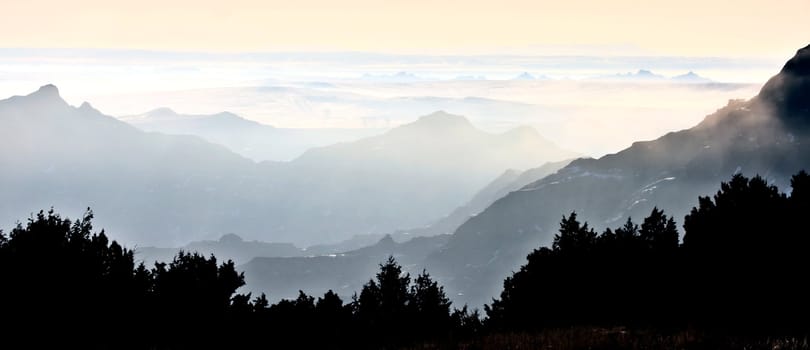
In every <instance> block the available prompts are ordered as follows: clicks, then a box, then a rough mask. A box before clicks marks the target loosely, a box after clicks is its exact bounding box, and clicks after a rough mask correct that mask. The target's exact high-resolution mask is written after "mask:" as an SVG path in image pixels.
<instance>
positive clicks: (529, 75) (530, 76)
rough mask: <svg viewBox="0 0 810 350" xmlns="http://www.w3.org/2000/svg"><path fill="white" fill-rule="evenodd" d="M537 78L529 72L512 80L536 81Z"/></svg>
mask: <svg viewBox="0 0 810 350" xmlns="http://www.w3.org/2000/svg"><path fill="white" fill-rule="evenodd" d="M535 79H536V78H535V77H534V76H533V75H531V74H529V72H523V73H520V74H518V75H517V76H515V77H514V78H512V80H535Z"/></svg>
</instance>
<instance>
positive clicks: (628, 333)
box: [411, 327, 810, 350]
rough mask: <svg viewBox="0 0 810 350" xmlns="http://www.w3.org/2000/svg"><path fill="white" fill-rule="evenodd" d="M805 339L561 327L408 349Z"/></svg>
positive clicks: (620, 349) (763, 345)
mask: <svg viewBox="0 0 810 350" xmlns="http://www.w3.org/2000/svg"><path fill="white" fill-rule="evenodd" d="M808 342H809V340H808V338H806V337H803V338H797V337H744V336H734V337H731V336H710V335H707V334H705V333H701V332H696V331H676V332H659V331H653V330H628V329H625V328H612V329H606V328H585V327H576V328H564V329H547V330H543V331H538V332H522V333H495V334H489V335H483V336H480V337H477V338H475V339H473V340H471V341H467V342H463V343H459V344H452V345H448V344H444V345H436V344H422V345H420V346H417V347H413V348H411V349H463V350H518V349H520V350H523V349H554V350H603V349H604V350H641V349H671V350H681V349H684V350H686V349H689V350H692V349H695V350H703V349H706V350H709V349H712V350H714V349H718V350H726V349H728V350H731V349H735V350H736V349H744V350H793V349H810V345H808Z"/></svg>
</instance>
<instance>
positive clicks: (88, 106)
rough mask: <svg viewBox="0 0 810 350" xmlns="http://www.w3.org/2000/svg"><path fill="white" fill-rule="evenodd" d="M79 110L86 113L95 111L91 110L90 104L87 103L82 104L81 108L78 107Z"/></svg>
mask: <svg viewBox="0 0 810 350" xmlns="http://www.w3.org/2000/svg"><path fill="white" fill-rule="evenodd" d="M79 109H80V110H86V111H95V110H96V109H95V108H93V106H92V105H90V102H87V101H84V102H82V104H81V106H79Z"/></svg>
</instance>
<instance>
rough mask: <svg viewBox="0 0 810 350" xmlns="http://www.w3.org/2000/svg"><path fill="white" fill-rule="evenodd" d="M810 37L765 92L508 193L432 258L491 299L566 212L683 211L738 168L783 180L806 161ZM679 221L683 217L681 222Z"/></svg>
mask: <svg viewBox="0 0 810 350" xmlns="http://www.w3.org/2000/svg"><path fill="white" fill-rule="evenodd" d="M808 126H810V46H808V47H805V48H803V49H801V50H799V51H798V52H797V54H796V56H795V57H793V58H792V59H791V60H790V61H788V62H787V64H785V66H784V68H783V69H782V70H781V72H779V74H777V75H776V76H774V77H773V78H771V79H770V80H769V81H768V82H767V83H766V84H765V85H764V86H763V88H762V90H761V92H760V94H759V95H758V96H756V97H754V98H752V99H750V100H747V101H743V100H735V101H730V102H729V104H728V105H727V106H725V107H723V108H721V109H719V110H718V111H717V112H715V113H713V114H711V115H709V116H707V117H706V118H705V119H704V120H703V121H702V122H701V123H700V124H698V125H696V126H695V127H693V128H690V129H687V130H683V131H678V132H671V133H668V134H666V135H664V136H662V137H660V138H658V139H656V140H653V141H645V142H636V143H634V144H633V145H632V146H631V147H629V148H627V149H625V150H623V151H621V152H618V153H616V154H610V155H606V156H604V157H602V158H599V159H578V160H575V161H573V162H571V164H569V165H568V166H566V167H564V168H562V169H561V170H560V171H558V172H557V173H555V174H553V175H550V176H547V177H545V178H543V179H541V180H539V181H536V182H533V183H531V184H529V185H527V186H525V187H523V188H521V189H520V190H517V191H514V192H511V193H509V194H508V195H506V196H505V197H504V198H501V199H499V200H498V201H496V202H495V203H494V204H493V205H492V206H490V207H489V208H487V209H486V210H484V211H483V212H482V213H480V214H479V215H476V216H474V217H472V218H470V220H468V221H467V222H465V223H464V224H462V225H461V226H460V227H459V229H458V230H457V231H456V232H455V234H453V236H452V238H451V239H450V240H449V242H448V244H447V245H446V246H445V247H444V248H443V249H442V250H440V251H439V252H437V253H435V254H434V255H433V256H431V258H430V259H429V269H430V270H431V271H436V272H437V273H438V274H439V276H440V278H442V279H443V281H444V283H445V284H446V285H447V286H448V289H449V290H452V291H456V292H458V293H463V294H464V296H465V298H464V300H463V301H468V302H471V303H473V304H477V305H478V304H481V303H484V302H487V301H488V300H489V298H490V297H492V296H494V295H496V293H497V292H498V290H499V289H500V287H501V285H500V281H501V280H503V278H504V277H505V276H507V275H508V274H509V272H510V271H513V270H516V269H517V268H518V267H519V266H520V265H521V264H522V263H523V262H524V257H525V256H526V255H527V254H528V253H529V252H530V251H531V250H532V249H534V248H537V247H539V246H541V245H549V244H550V242H551V239H552V237H553V236H554V234H555V233H556V231H557V229H558V226H559V222H560V219H561V218H562V215H564V214H567V213H570V212H572V211H576V212H577V214H578V215H579V218H580V219H581V220H582V221H587V222H589V223H591V224H592V225H593V226H596V227H597V228H598V229H602V228H604V227H614V228H615V227H618V226H620V224H621V223H622V222H623V220H625V219H626V218H627V217H629V216H631V217H633V218H634V219H636V220H639V219H640V218H643V217H645V216H646V215H648V214H649V213H650V211H651V210H652V208H653V207H656V206H657V207H658V208H666V210H667V211H668V213H669V214H671V215H674V217H675V218H676V219H678V220H680V221H682V220H683V216H684V214H686V213H687V212H688V210H689V209H690V208H691V207H693V206H695V205H697V198H698V196H700V195H708V194H711V193H713V191H715V190H716V184H717V183H720V182H721V181H724V180H726V179H728V178H729V177H730V176H731V175H732V174H735V173H743V174H745V175H748V176H752V175H755V174H760V175H762V176H764V177H765V178H766V179H767V180H768V181H769V182H771V183H773V184H776V185H778V186H779V187H780V188H788V187H789V179H790V176H791V174H794V173H796V172H797V171H798V170H800V169H808V168H810V129H808ZM679 224H682V222H679Z"/></svg>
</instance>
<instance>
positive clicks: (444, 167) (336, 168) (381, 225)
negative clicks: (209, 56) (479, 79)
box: [266, 112, 574, 244]
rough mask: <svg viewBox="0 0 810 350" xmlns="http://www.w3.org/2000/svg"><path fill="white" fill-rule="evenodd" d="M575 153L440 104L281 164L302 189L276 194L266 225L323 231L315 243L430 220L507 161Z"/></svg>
mask: <svg viewBox="0 0 810 350" xmlns="http://www.w3.org/2000/svg"><path fill="white" fill-rule="evenodd" d="M572 156H574V153H572V152H569V151H565V150H562V149H560V148H558V147H556V146H555V145H553V144H551V143H550V142H548V141H546V140H545V139H543V138H542V137H541V136H540V135H539V134H538V133H537V131H535V130H534V129H531V128H527V127H519V128H515V129H513V130H510V131H507V132H505V133H502V134H492V133H487V132H484V131H481V130H479V129H476V128H475V127H473V126H472V124H470V122H469V121H468V120H467V119H466V118H464V117H461V116H456V115H452V114H448V113H445V112H436V113H432V114H429V115H426V116H423V117H421V118H419V119H418V120H417V121H415V122H413V123H409V124H405V125H402V126H399V127H397V128H394V129H392V130H390V131H388V132H386V133H384V134H383V135H380V136H375V137H369V138H365V139H362V140H359V141H355V142H349V143H342V144H337V145H333V146H329V147H323V148H316V149H312V150H309V151H307V152H306V153H304V154H303V155H302V156H301V157H299V158H297V159H295V160H294V161H292V162H290V163H289V164H286V165H285V166H284V167H281V168H280V169H279V175H280V176H281V178H283V179H287V182H286V183H285V185H284V186H283V188H284V189H285V190H286V189H290V188H298V189H299V190H298V191H283V192H275V193H271V194H270V196H271V198H273V199H274V203H275V204H278V207H275V208H270V210H268V213H267V217H266V218H267V221H266V222H268V226H267V229H268V230H270V231H272V232H276V233H277V234H279V235H280V236H281V237H285V238H288V239H292V237H321V238H322V239H320V240H319V241H316V240H308V241H306V242H304V243H305V244H315V243H325V242H337V241H339V240H341V239H344V238H346V237H347V236H346V235H345V234H339V233H346V232H352V233H353V234H357V235H361V234H385V233H390V232H393V231H394V230H396V229H400V228H403V227H419V226H425V225H428V224H430V223H431V222H432V221H433V220H435V219H436V218H439V217H442V216H444V215H446V214H447V213H449V212H451V211H452V210H453V209H455V208H456V207H458V206H459V205H461V204H463V203H464V202H465V201H467V200H468V199H469V198H471V197H472V195H473V194H474V193H475V191H477V190H478V189H480V188H482V187H484V186H485V185H486V184H487V183H488V182H489V181H490V180H491V179H492V178H494V177H496V176H497V175H498V174H499V173H501V172H503V171H504V170H505V169H510V168H517V169H527V168H532V167H535V166H537V164H543V163H545V162H547V161H550V160H560V159H567V158H571V157H572ZM278 188H282V187H278ZM290 208H296V209H297V210H295V215H291V214H290ZM281 233H286V235H285V236H282V235H281Z"/></svg>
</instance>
